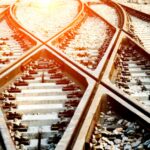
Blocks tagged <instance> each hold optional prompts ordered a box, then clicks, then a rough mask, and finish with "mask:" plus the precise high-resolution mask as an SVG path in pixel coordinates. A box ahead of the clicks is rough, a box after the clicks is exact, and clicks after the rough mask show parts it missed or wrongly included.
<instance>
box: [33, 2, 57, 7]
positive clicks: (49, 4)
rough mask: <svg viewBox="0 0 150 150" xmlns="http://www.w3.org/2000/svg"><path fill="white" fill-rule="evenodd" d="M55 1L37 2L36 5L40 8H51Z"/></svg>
mask: <svg viewBox="0 0 150 150" xmlns="http://www.w3.org/2000/svg"><path fill="white" fill-rule="evenodd" d="M54 2H55V1H54V0H36V1H35V3H36V5H37V6H38V7H42V8H49V7H52V6H53V4H54Z"/></svg>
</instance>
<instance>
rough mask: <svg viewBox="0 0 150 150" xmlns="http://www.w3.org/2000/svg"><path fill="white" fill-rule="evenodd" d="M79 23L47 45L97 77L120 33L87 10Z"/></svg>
mask: <svg viewBox="0 0 150 150" xmlns="http://www.w3.org/2000/svg"><path fill="white" fill-rule="evenodd" d="M80 20H81V21H80V22H77V23H75V24H74V25H73V26H72V27H70V28H69V29H68V30H67V31H65V32H63V33H62V34H60V35H58V36H56V37H55V38H54V39H52V40H51V41H49V43H48V44H49V46H50V47H52V48H53V49H54V50H55V51H56V52H60V54H61V55H63V57H66V58H67V59H68V60H71V62H73V63H74V64H76V65H77V66H79V67H80V68H82V69H83V70H84V71H86V72H88V73H89V72H91V74H92V76H95V78H98V77H99V76H100V73H101V70H99V69H98V68H99V66H100V65H101V66H103V65H104V64H103V61H104V60H106V59H107V57H108V55H109V53H110V49H111V48H110V47H112V45H113V41H114V39H116V36H117V35H118V31H117V30H116V29H115V28H114V27H113V26H111V25H110V24H108V23H106V22H105V21H104V20H103V19H102V18H100V17H99V16H98V15H97V14H95V13H94V12H93V11H92V10H91V9H90V8H88V7H86V8H85V13H83V14H82V16H81V18H80Z"/></svg>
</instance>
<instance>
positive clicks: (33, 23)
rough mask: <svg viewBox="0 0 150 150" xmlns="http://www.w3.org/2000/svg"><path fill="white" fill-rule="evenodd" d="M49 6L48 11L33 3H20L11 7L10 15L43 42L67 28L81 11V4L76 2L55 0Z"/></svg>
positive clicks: (73, 0) (72, 0)
mask: <svg viewBox="0 0 150 150" xmlns="http://www.w3.org/2000/svg"><path fill="white" fill-rule="evenodd" d="M51 5H52V7H50V8H49V10H48V9H46V6H44V7H45V8H44V9H41V7H40V5H37V4H36V3H35V2H29V3H27V4H24V2H23V1H22V2H20V3H17V4H16V5H14V6H13V7H12V13H13V14H14V18H15V20H16V21H17V22H19V23H20V25H21V26H23V27H24V28H25V29H26V30H27V31H28V32H30V33H31V34H32V35H34V36H35V37H37V39H38V40H39V39H40V40H42V41H43V42H44V41H46V40H48V39H50V38H52V37H53V36H55V35H56V34H57V33H59V32H61V31H62V30H63V29H64V28H65V27H67V26H68V25H69V24H70V23H71V22H72V21H73V20H74V19H75V18H76V17H77V16H78V13H79V12H80V11H81V10H82V3H81V2H80V1H78V0H71V1H66V0H61V1H59V0H57V1H55V2H52V4H51ZM56 9H57V11H56ZM50 10H51V11H50ZM64 10H65V11H64ZM24 12H26V13H24ZM20 14H22V15H20ZM23 15H24V16H23ZM33 18H34V20H33ZM60 18H61V19H60ZM29 20H30V21H29Z"/></svg>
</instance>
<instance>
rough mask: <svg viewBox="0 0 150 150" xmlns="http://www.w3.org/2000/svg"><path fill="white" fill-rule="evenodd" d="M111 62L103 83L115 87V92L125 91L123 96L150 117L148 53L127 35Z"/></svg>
mask: <svg viewBox="0 0 150 150" xmlns="http://www.w3.org/2000/svg"><path fill="white" fill-rule="evenodd" d="M127 43H128V44H127ZM110 60H111V61H110V62H109V64H108V67H107V69H106V72H105V74H104V78H103V79H102V82H103V83H104V84H107V86H109V87H113V88H114V90H115V91H117V90H119V89H120V90H121V91H123V93H122V95H123V96H126V95H128V96H129V97H130V98H129V97H128V99H129V100H130V102H131V103H134V104H135V105H136V106H138V107H140V108H141V109H142V110H143V111H144V112H145V113H147V115H149V114H150V111H149V107H150V103H149V94H150V89H149V81H150V77H149V54H148V52H146V51H143V50H142V49H141V48H140V47H139V46H137V45H136V44H135V43H134V42H133V41H132V40H131V39H130V38H129V37H128V36H127V35H124V34H122V40H120V41H119V43H118V44H117V46H116V49H115V50H114V54H113V55H112V57H111V58H110ZM125 93H126V94H125ZM120 94H121V93H120Z"/></svg>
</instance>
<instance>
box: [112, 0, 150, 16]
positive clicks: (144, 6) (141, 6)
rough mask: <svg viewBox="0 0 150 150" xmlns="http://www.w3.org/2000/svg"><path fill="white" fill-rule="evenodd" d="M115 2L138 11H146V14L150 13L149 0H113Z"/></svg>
mask: <svg viewBox="0 0 150 150" xmlns="http://www.w3.org/2000/svg"><path fill="white" fill-rule="evenodd" d="M114 1H116V2H118V3H119V4H121V5H123V6H127V7H129V8H132V9H134V10H138V11H140V12H143V13H146V14H150V3H149V1H145V2H142V1H139V3H138V2H128V1H127V0H125V1H122V0H114Z"/></svg>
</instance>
